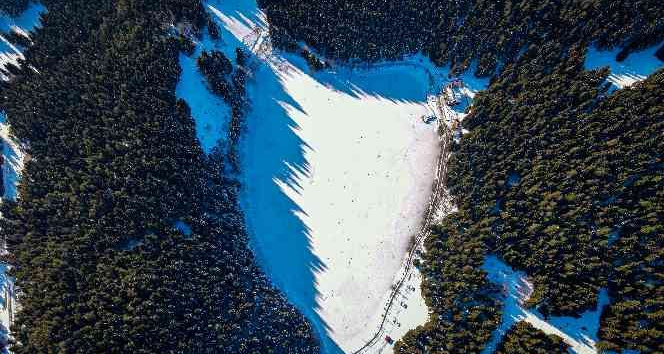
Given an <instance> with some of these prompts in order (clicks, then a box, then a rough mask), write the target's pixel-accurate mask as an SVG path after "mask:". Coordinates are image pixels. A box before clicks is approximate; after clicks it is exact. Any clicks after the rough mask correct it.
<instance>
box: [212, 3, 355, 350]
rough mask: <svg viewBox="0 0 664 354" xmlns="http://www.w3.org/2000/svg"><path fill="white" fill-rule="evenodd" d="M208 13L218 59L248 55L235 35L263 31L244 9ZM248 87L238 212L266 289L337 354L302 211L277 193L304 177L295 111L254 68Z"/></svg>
mask: <svg viewBox="0 0 664 354" xmlns="http://www.w3.org/2000/svg"><path fill="white" fill-rule="evenodd" d="M207 6H208V10H209V11H210V13H211V15H212V17H213V18H215V19H216V20H217V22H218V24H219V25H220V28H221V30H222V31H221V32H222V39H221V40H222V41H223V42H224V44H225V45H224V47H223V49H222V50H223V51H224V52H225V54H226V55H227V56H228V57H229V58H234V56H235V55H234V51H235V48H243V49H245V50H246V51H247V52H251V49H252V48H250V46H251V43H250V40H251V38H244V37H245V36H244V35H242V34H241V32H238V31H239V30H238V28H240V29H242V28H243V27H246V28H251V27H252V26H254V25H255V24H259V25H260V24H263V25H264V20H263V19H262V18H260V15H259V12H258V11H257V10H256V5H255V4H254V3H253V2H252V1H209V2H208V3H207ZM254 62H255V63H257V64H258V66H257V67H256V68H254V82H253V83H250V84H249V85H247V95H248V98H249V100H250V102H251V111H250V112H249V114H248V115H247V117H246V123H245V124H246V126H247V131H246V132H245V133H244V134H243V137H242V141H241V145H240V154H241V156H240V158H241V161H242V162H241V166H242V171H241V174H242V180H243V189H242V194H241V199H240V200H241V204H242V208H243V211H244V214H245V220H246V223H247V227H248V230H249V234H250V236H251V246H252V249H253V250H254V252H255V254H256V257H257V259H258V261H259V263H260V264H261V266H262V268H263V270H264V271H265V272H266V273H267V274H268V275H269V277H270V279H271V281H272V283H273V284H274V285H275V286H276V287H277V288H278V289H280V290H281V291H283V292H284V293H285V295H286V296H287V298H288V299H289V300H290V301H291V303H293V304H294V305H295V306H296V307H297V308H298V309H299V310H300V311H301V312H302V313H303V314H304V315H305V316H306V317H307V319H308V320H309V321H310V322H311V323H312V325H313V327H314V329H315V331H316V334H317V336H318V337H319V338H320V340H321V344H322V347H323V352H325V353H330V354H336V353H343V351H342V350H341V349H340V348H339V347H338V346H337V345H336V344H335V343H334V342H333V341H332V340H331V339H330V338H329V337H328V335H327V333H328V332H329V330H330V328H329V326H327V324H326V323H325V321H324V320H323V319H322V318H321V317H320V316H319V315H318V313H317V309H318V308H319V306H318V304H317V300H316V299H317V297H318V295H319V293H318V291H317V290H316V284H315V273H316V272H322V271H325V269H326V268H325V264H324V263H323V262H322V261H321V260H320V259H319V258H318V257H317V256H316V255H314V254H313V252H312V249H311V239H310V238H311V235H310V230H308V229H307V228H306V226H305V225H304V223H303V222H302V220H301V218H300V217H299V216H298V214H300V213H302V214H303V213H304V211H303V210H302V209H301V208H299V207H298V205H297V204H296V203H295V202H294V201H293V200H292V199H291V198H290V197H288V195H286V193H284V190H283V188H284V186H290V187H292V188H294V189H296V190H299V189H300V187H299V185H298V183H299V178H298V176H303V175H306V174H308V173H309V165H308V163H307V161H306V160H305V158H304V149H306V148H308V147H307V145H306V143H305V142H304V141H303V140H302V139H301V138H299V137H298V136H297V135H296V134H295V130H297V129H298V127H297V124H296V123H295V121H294V120H293V119H291V118H290V116H289V113H288V111H287V108H286V107H291V109H300V110H301V107H299V105H298V104H297V102H295V100H294V99H293V98H292V97H290V95H289V94H288V93H287V92H285V91H284V88H283V86H282V84H281V82H280V79H279V77H278V76H277V75H276V73H275V72H274V71H272V69H271V68H270V67H269V66H268V65H266V64H265V63H263V62H262V61H260V60H256V58H254Z"/></svg>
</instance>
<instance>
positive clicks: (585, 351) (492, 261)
mask: <svg viewBox="0 0 664 354" xmlns="http://www.w3.org/2000/svg"><path fill="white" fill-rule="evenodd" d="M482 269H483V270H484V271H485V272H487V273H488V278H489V281H491V282H492V283H495V284H498V285H501V286H503V287H504V288H505V289H506V291H505V297H504V299H503V301H504V304H503V315H502V318H501V323H500V325H499V327H498V329H497V330H496V331H495V332H494V334H493V337H492V338H491V340H490V342H489V343H488V344H487V346H486V348H485V349H484V351H483V352H482V353H483V354H490V353H493V352H494V351H495V349H496V347H497V346H498V344H499V343H500V341H501V340H502V338H503V336H504V335H505V333H507V331H508V330H509V329H510V328H511V327H512V326H513V325H515V324H516V323H517V322H519V321H526V322H528V323H530V324H531V325H533V327H535V328H538V329H540V330H542V331H543V332H544V333H546V334H555V335H557V336H559V337H561V338H562V339H563V340H564V341H565V343H567V344H569V345H570V350H571V351H572V352H574V353H579V354H590V353H597V349H596V348H595V343H596V342H597V331H598V330H599V320H600V315H601V313H602V309H603V308H604V306H606V305H608V304H609V296H608V293H607V291H606V289H602V290H601V291H600V293H599V298H598V300H597V308H596V309H595V310H590V311H586V312H584V313H583V314H581V316H580V317H579V318H573V317H550V318H547V319H545V318H544V316H542V314H540V313H539V312H538V311H537V310H531V309H524V308H523V307H522V306H521V305H522V304H523V302H524V301H525V300H527V299H528V297H529V296H530V294H531V293H532V291H533V287H532V284H531V283H530V282H529V281H528V279H527V277H526V275H525V274H524V273H523V272H518V271H514V270H513V269H512V268H511V267H510V266H508V265H507V264H505V263H503V261H501V260H500V259H499V258H498V257H496V256H494V255H489V256H487V257H486V259H485V260H484V264H483V266H482Z"/></svg>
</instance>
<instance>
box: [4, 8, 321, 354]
mask: <svg viewBox="0 0 664 354" xmlns="http://www.w3.org/2000/svg"><path fill="white" fill-rule="evenodd" d="M3 4H5V3H4V2H3ZM43 4H44V5H45V6H46V8H47V9H48V12H47V13H46V14H44V15H43V16H42V19H41V20H42V26H41V27H40V28H39V29H37V30H36V32H35V33H34V34H32V36H31V37H32V38H31V39H32V42H33V44H32V46H31V47H30V48H28V49H27V51H26V53H25V56H26V59H25V61H24V63H23V64H24V65H22V67H23V68H24V69H21V70H19V69H16V70H14V71H16V75H13V78H12V80H11V81H10V82H7V83H1V84H0V91H1V96H2V97H3V100H2V102H1V104H0V109H1V110H3V111H5V112H6V113H7V117H8V121H9V123H10V124H11V129H12V133H13V135H14V136H15V137H16V138H17V139H18V140H19V141H20V142H21V143H22V144H23V145H24V146H25V147H26V153H27V155H28V156H29V159H27V162H26V165H25V169H24V171H23V179H22V183H21V185H20V190H19V198H18V200H17V201H16V202H10V201H4V202H3V204H2V215H3V218H2V221H1V225H0V226H1V230H2V231H1V233H2V234H1V236H2V238H3V239H4V240H6V241H7V245H8V250H9V252H11V256H12V257H11V258H12V260H13V266H14V273H13V275H15V276H16V286H17V289H19V293H18V301H19V303H20V305H21V310H20V311H19V312H18V313H17V314H16V319H15V321H14V323H13V326H12V328H11V329H12V335H13V336H14V337H15V342H14V343H13V345H12V347H11V350H12V352H13V353H17V354H21V353H25V354H37V353H86V354H87V353H102V352H103V353H256V354H263V353H318V352H319V344H318V342H317V340H316V339H315V337H314V334H313V330H312V328H311V326H310V324H309V323H308V322H306V321H305V319H304V317H303V316H302V315H301V314H300V313H299V312H298V311H296V310H295V308H294V307H293V306H291V305H289V304H288V303H287V302H286V300H285V298H284V296H283V294H281V293H280V292H278V291H277V290H276V289H275V288H273V287H272V286H271V285H270V284H269V282H268V280H267V279H266V277H265V276H264V275H263V274H262V273H261V271H260V270H259V269H258V267H257V265H256V263H255V260H254V257H253V254H252V253H251V252H250V250H249V249H248V245H247V235H246V231H245V227H244V222H243V217H242V213H241V211H240V209H239V206H238V201H237V190H238V188H239V185H238V182H237V181H236V180H233V179H229V178H226V177H225V176H224V175H222V174H221V172H220V171H223V166H220V164H221V163H222V162H220V161H223V160H220V159H214V158H211V157H208V156H206V155H205V154H204V153H203V151H202V150H201V147H200V145H199V143H198V141H197V139H196V136H195V131H194V124H193V120H192V117H191V115H190V110H189V107H188V106H187V104H186V102H184V101H181V100H180V101H178V100H176V98H175V85H176V82H177V80H178V77H179V75H180V68H179V66H178V55H179V53H180V52H181V51H186V50H187V48H188V47H189V46H190V45H191V43H188V42H189V39H187V38H185V37H184V36H182V35H180V36H177V35H176V36H173V35H171V34H170V33H169V31H168V29H169V28H170V26H171V25H172V24H178V23H185V24H187V26H186V27H188V28H192V29H193V31H192V33H194V35H195V33H198V32H200V30H201V28H202V27H203V26H205V24H206V22H207V21H206V16H207V15H206V14H205V12H204V11H203V7H202V4H201V3H200V2H198V1H195V0H167V1H159V2H154V1H144V0H120V1H116V2H108V1H101V0H100V1H96V0H65V1H60V0H57V1H56V0H44V1H43ZM18 5H20V4H18ZM18 5H17V6H18ZM5 10H7V6H6V5H5ZM12 11H14V10H13V9H12ZM32 68H34V70H33V69H32ZM233 70H236V71H237V70H241V69H233ZM237 80H240V79H237Z"/></svg>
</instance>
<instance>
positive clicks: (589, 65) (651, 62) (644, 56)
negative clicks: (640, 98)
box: [585, 43, 664, 89]
mask: <svg viewBox="0 0 664 354" xmlns="http://www.w3.org/2000/svg"><path fill="white" fill-rule="evenodd" d="M662 44H663V43H660V44H658V45H656V46H653V47H650V48H648V49H645V50H643V51H640V52H636V53H632V54H630V55H629V56H628V57H627V59H625V60H624V61H622V62H618V61H616V55H617V54H618V52H620V50H619V49H614V50H608V51H599V50H597V49H596V48H595V47H590V48H589V49H588V53H587V54H586V61H585V67H586V69H587V70H594V69H598V68H601V67H604V66H608V67H609V69H610V70H611V73H610V74H609V77H608V80H609V82H611V83H612V84H613V88H614V89H621V88H624V87H627V86H630V85H632V84H634V83H635V82H637V81H642V80H644V79H645V78H646V77H647V76H648V75H650V74H652V73H654V72H655V71H656V70H658V69H660V68H662V67H664V62H662V61H661V60H659V59H657V57H656V56H655V52H656V51H657V48H659V47H660V46H661V45H662Z"/></svg>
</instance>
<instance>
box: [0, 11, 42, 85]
mask: <svg viewBox="0 0 664 354" xmlns="http://www.w3.org/2000/svg"><path fill="white" fill-rule="evenodd" d="M45 11H46V8H45V7H44V6H43V5H42V4H40V3H35V2H32V3H30V4H29V5H28V7H27V8H26V9H25V11H23V12H22V13H21V14H20V15H18V16H17V17H9V16H8V15H6V14H4V13H2V12H0V80H8V79H9V75H7V74H6V73H5V72H3V70H2V69H3V68H4V67H5V66H6V65H7V64H13V65H18V60H19V59H23V50H22V48H20V47H19V46H17V45H15V44H12V43H11V42H9V40H7V38H5V35H6V34H8V33H9V32H11V31H14V32H16V33H18V34H20V35H23V36H26V37H29V32H30V31H32V30H33V29H35V28H36V27H37V26H39V24H40V22H39V17H40V16H41V14H42V13H44V12H45ZM3 34H4V35H3Z"/></svg>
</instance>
